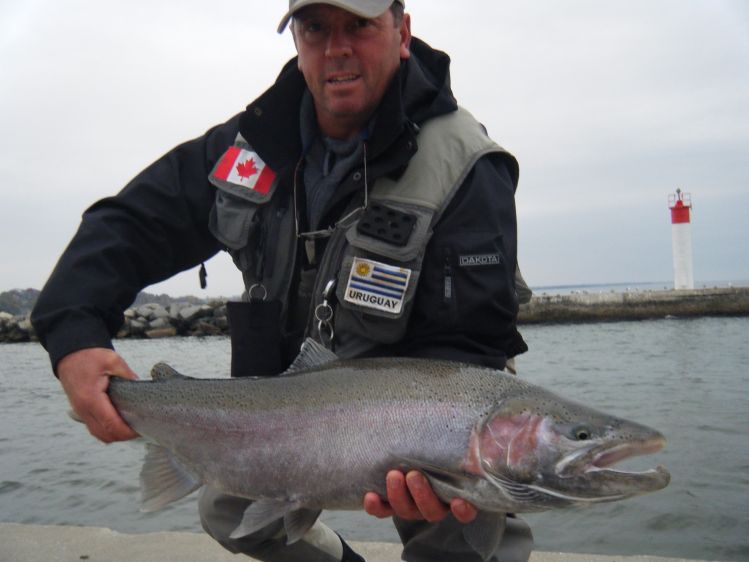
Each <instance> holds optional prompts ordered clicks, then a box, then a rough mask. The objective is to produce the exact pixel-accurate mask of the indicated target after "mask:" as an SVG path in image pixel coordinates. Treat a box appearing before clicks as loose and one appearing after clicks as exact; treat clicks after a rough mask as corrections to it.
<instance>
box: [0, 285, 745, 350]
mask: <svg viewBox="0 0 749 562" xmlns="http://www.w3.org/2000/svg"><path fill="white" fill-rule="evenodd" d="M690 316H749V287H731V288H714V289H695V290H690V291H674V290H670V291H669V290H666V291H636V292H610V293H574V294H570V295H535V296H534V297H533V298H532V299H531V302H529V303H528V304H524V305H522V306H521V307H520V314H519V318H518V323H519V324H521V325H522V324H551V323H574V322H612V321H620V320H645V319H649V318H666V317H690ZM228 333H229V323H228V321H227V318H226V303H225V302H224V301H212V302H209V303H207V304H195V303H188V302H175V303H172V304H169V305H162V304H158V303H148V304H142V305H139V306H133V307H131V308H128V309H127V310H126V311H125V314H124V322H123V324H122V327H121V328H120V330H119V332H118V333H117V337H118V338H164V337H173V336H215V335H226V334H228ZM36 339H37V338H36V335H35V334H34V329H33V326H32V325H31V321H30V320H29V315H28V314H27V315H13V314H10V313H8V312H1V311H0V343H14V342H25V341H35V340H36Z"/></svg>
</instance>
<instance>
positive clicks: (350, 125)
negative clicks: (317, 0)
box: [292, 4, 411, 138]
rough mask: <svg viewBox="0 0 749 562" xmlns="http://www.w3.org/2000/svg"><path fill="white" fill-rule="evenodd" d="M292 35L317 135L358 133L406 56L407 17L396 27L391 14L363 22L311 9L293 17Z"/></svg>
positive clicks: (328, 10) (330, 9) (331, 8)
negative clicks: (313, 109)
mask: <svg viewBox="0 0 749 562" xmlns="http://www.w3.org/2000/svg"><path fill="white" fill-rule="evenodd" d="M292 32H293V34H294V44H295V45H296V49H297V53H298V54H299V70H300V71H301V72H302V74H303V75H304V79H305V80H306V82H307V86H308V87H309V89H310V92H311V93H312V97H313V99H314V101H315V110H316V111H317V120H318V124H319V125H320V129H321V131H322V132H323V134H325V135H327V136H331V137H334V138H350V137H352V136H353V135H355V134H357V133H358V132H359V130H360V129H361V128H362V127H363V126H364V125H365V124H366V122H367V121H368V120H369V118H370V117H371V116H372V114H373V112H374V111H375V109H376V108H377V106H378V105H379V103H380V100H381V99H382V96H383V95H384V93H385V90H386V89H387V86H388V84H389V83H390V80H391V79H392V77H393V75H394V74H395V71H396V70H397V69H398V66H399V65H400V60H401V59H402V58H403V59H405V58H408V57H409V50H408V47H409V43H410V41H411V30H410V20H409V16H408V14H405V15H404V17H403V22H402V23H401V25H400V26H399V27H395V23H394V19H393V14H392V12H391V11H390V10H387V11H385V13H384V14H382V15H380V16H379V17H376V18H373V19H366V18H362V17H360V16H357V15H355V14H352V13H351V12H347V11H345V10H342V9H340V8H336V7H334V6H330V5H327V4H313V5H311V6H308V7H306V8H304V9H302V10H300V11H299V12H297V14H295V21H294V23H293V27H292Z"/></svg>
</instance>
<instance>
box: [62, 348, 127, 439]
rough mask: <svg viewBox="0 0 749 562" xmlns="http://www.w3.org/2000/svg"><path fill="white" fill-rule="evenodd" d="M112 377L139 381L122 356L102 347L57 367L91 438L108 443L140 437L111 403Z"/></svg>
mask: <svg viewBox="0 0 749 562" xmlns="http://www.w3.org/2000/svg"><path fill="white" fill-rule="evenodd" d="M110 375H113V376H118V377H123V378H126V379H137V378H138V375H136V374H135V373H134V372H133V371H132V370H131V369H130V367H128V365H127V363H125V360H124V359H123V358H122V357H120V356H119V355H117V353H115V352H114V351H112V350H111V349H106V348H102V347H94V348H90V349H81V350H79V351H74V352H73V353H70V354H68V355H66V356H65V357H63V358H62V359H61V360H60V362H59V363H58V364H57V376H58V378H59V379H60V383H61V384H62V388H63V390H65V394H67V395H68V400H69V401H70V405H71V406H72V407H73V411H74V412H75V413H76V414H77V415H78V416H79V417H80V418H81V419H82V420H83V422H84V423H85V424H86V427H88V430H89V431H90V432H91V435H93V436H94V437H96V438H97V439H100V440H101V441H104V442H105V443H112V442H113V441H126V440H127V439H133V438H135V437H138V434H137V433H135V432H134V431H133V430H132V429H131V428H130V426H129V425H127V424H126V423H125V421H124V420H123V419H122V418H121V417H120V415H119V414H118V413H117V410H115V408H114V406H113V405H112V402H111V401H110V400H109V396H108V395H107V387H108V386H109V377H110Z"/></svg>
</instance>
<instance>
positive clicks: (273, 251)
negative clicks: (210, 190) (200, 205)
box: [209, 108, 507, 357]
mask: <svg viewBox="0 0 749 562" xmlns="http://www.w3.org/2000/svg"><path fill="white" fill-rule="evenodd" d="M417 140H418V151H417V152H416V153H415V154H414V156H413V157H412V158H411V160H410V161H409V164H408V167H407V168H406V171H405V172H404V173H403V174H402V175H401V176H400V177H399V178H398V179H397V180H393V179H390V178H387V177H381V178H379V179H377V180H376V181H375V183H374V184H373V185H372V187H371V189H370V190H369V196H368V202H367V205H366V208H365V209H363V211H361V212H360V213H358V214H356V215H355V216H353V217H350V220H344V221H342V222H340V223H338V224H337V225H336V226H335V228H334V229H332V232H331V233H330V237H329V240H328V242H327V245H326V247H325V251H324V253H323V255H322V256H321V257H320V259H319V263H318V267H317V272H316V278H315V283H314V289H313V298H312V304H311V307H310V313H309V315H308V325H307V329H306V334H307V336H309V337H312V338H314V339H316V340H318V341H320V342H321V343H323V344H326V345H329V346H330V347H334V349H335V352H336V354H337V355H338V356H339V357H354V356H357V355H361V354H362V353H364V352H366V351H367V350H368V349H371V348H373V347H375V346H377V345H380V344H389V343H394V342H397V341H399V340H400V339H401V338H402V337H403V335H404V334H405V332H406V328H407V325H408V318H409V315H410V312H411V310H412V308H413V302H414V295H415V293H416V288H417V285H418V281H419V275H420V273H421V266H422V261H423V259H424V254H425V252H426V247H427V244H428V242H429V239H430V237H431V235H432V232H433V230H434V227H435V225H436V223H437V222H438V221H439V219H440V217H441V216H442V213H443V212H444V210H445V209H446V208H447V206H448V205H449V203H450V201H451V200H452V198H453V196H454V195H455V193H456V192H457V190H458V188H459V187H460V186H461V185H462V184H463V182H464V180H465V179H466V177H467V176H468V174H469V173H470V171H471V170H472V168H473V166H474V165H475V163H476V162H477V161H478V160H479V159H480V158H481V157H483V156H485V155H487V154H490V153H501V154H507V152H506V151H505V150H504V149H503V148H501V147H500V146H499V145H497V144H496V143H495V142H494V141H492V140H491V139H490V138H489V137H488V136H487V135H486V133H485V132H484V130H483V127H482V126H481V125H480V124H479V123H478V122H477V121H476V120H475V119H474V118H473V116H472V115H471V114H470V113H469V112H468V111H466V110H465V109H463V108H459V109H458V110H457V111H454V112H452V113H449V114H446V115H442V116H440V117H436V118H434V119H430V120H429V121H427V122H426V123H425V124H424V125H423V126H422V127H421V129H420V131H419V133H418V137H417ZM243 143H244V141H243V140H242V139H241V138H238V141H237V145H235V147H234V150H235V152H236V149H237V146H239V148H240V149H242V150H246V151H248V153H249V154H254V153H252V152H251V148H250V147H249V146H248V145H246V143H244V144H243ZM230 150H231V149H230ZM255 156H256V155H255ZM222 160H223V158H222ZM232 162H236V160H232ZM260 164H262V161H260ZM220 166H222V162H221V161H219V163H218V164H217V165H216V168H215V169H214V171H213V172H212V174H211V177H210V178H209V179H210V181H211V183H212V184H213V185H215V186H216V188H217V190H216V200H215V204H214V207H213V209H212V211H211V217H210V221H209V227H210V229H211V232H212V233H213V235H214V236H216V238H217V239H218V240H219V241H221V242H222V243H223V244H224V245H225V246H226V247H227V249H228V251H229V252H230V253H231V255H232V258H233V259H234V262H235V264H236V265H237V267H238V268H239V269H240V271H241V272H242V275H243V278H244V283H245V295H244V297H243V298H245V299H256V298H261V299H278V300H280V301H281V302H282V303H284V306H285V303H286V301H288V294H289V291H290V288H291V284H292V280H293V275H294V271H295V268H296V263H295V262H296V259H297V258H296V256H297V249H296V248H297V241H298V240H297V234H298V233H297V232H296V225H297V221H296V220H295V216H294V212H295V210H294V209H293V205H292V204H290V202H289V199H290V198H289V197H273V192H274V189H273V188H274V187H275V186H270V187H268V186H263V187H262V189H260V190H258V189H253V188H248V187H246V186H241V185H237V184H236V183H233V182H231V181H228V180H227V179H225V177H226V174H225V173H223V172H222V173H218V174H217V169H218V168H219V167H220ZM256 167H258V166H256ZM224 168H226V165H225V164H224ZM259 173H260V174H261V173H262V172H259ZM296 173H297V172H295V174H296ZM267 179H268V178H267V177H266V180H267ZM257 181H260V179H259V177H258V180H257ZM276 183H277V182H276ZM344 216H345V214H344Z"/></svg>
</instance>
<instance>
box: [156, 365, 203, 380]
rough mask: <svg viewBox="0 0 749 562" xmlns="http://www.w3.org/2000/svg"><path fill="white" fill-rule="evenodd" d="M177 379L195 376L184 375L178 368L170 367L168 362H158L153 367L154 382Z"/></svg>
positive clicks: (187, 378)
mask: <svg viewBox="0 0 749 562" xmlns="http://www.w3.org/2000/svg"><path fill="white" fill-rule="evenodd" d="M177 379H183V380H189V379H193V377H188V376H187V375H183V374H182V373H180V372H178V371H177V370H176V369H174V368H173V367H170V366H169V365H167V364H166V363H156V365H154V366H153V367H151V380H153V381H154V382H160V381H168V380H177ZM193 380H194V379H193Z"/></svg>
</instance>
